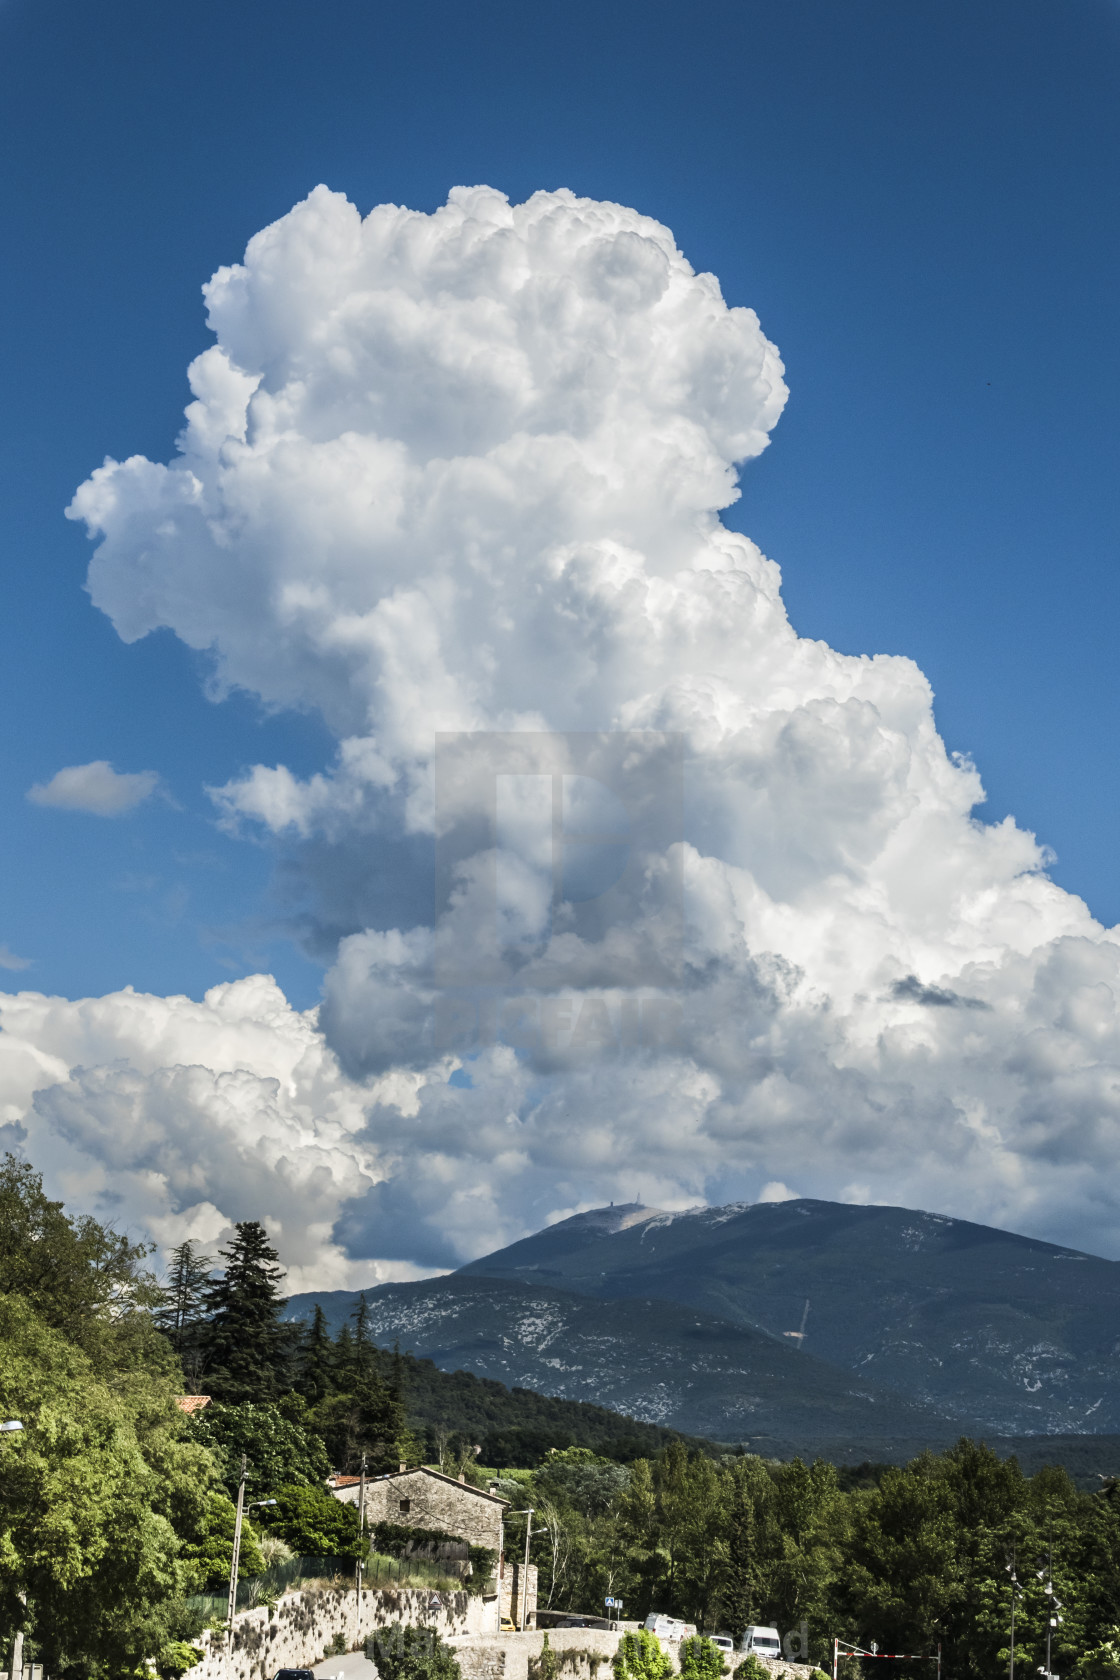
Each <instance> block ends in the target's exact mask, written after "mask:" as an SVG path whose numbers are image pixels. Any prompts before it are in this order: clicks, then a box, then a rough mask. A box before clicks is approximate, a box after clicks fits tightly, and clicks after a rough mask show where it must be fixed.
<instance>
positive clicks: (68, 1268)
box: [0, 1154, 170, 1369]
mask: <svg viewBox="0 0 1120 1680" xmlns="http://www.w3.org/2000/svg"><path fill="white" fill-rule="evenodd" d="M150 1253H151V1250H150V1248H148V1247H146V1246H144V1245H143V1244H138V1243H132V1242H129V1240H128V1238H127V1237H122V1236H120V1235H119V1234H118V1233H117V1232H115V1231H112V1230H110V1229H108V1227H106V1226H104V1225H99V1224H98V1223H97V1221H96V1220H95V1219H90V1218H71V1217H70V1216H69V1215H68V1214H66V1213H65V1212H64V1210H63V1207H62V1203H61V1202H52V1201H51V1200H50V1199H49V1198H48V1197H47V1196H46V1195H45V1193H44V1191H43V1180H42V1175H41V1174H40V1173H37V1172H35V1170H34V1168H33V1167H31V1166H30V1165H28V1163H27V1162H25V1161H18V1160H17V1159H16V1157H15V1156H14V1155H10V1154H9V1155H5V1157H4V1160H3V1163H2V1164H0V1294H5V1295H19V1296H20V1297H22V1299H23V1300H25V1301H26V1302H27V1303H28V1305H29V1306H30V1307H31V1308H32V1309H33V1310H34V1312H35V1313H36V1314H37V1316H38V1318H39V1320H40V1322H41V1323H42V1324H44V1325H46V1326H47V1328H48V1329H51V1330H56V1331H58V1332H59V1334H60V1335H62V1336H63V1337H64V1338H65V1339H66V1340H67V1341H68V1342H70V1343H72V1344H73V1345H74V1346H75V1347H79V1348H81V1349H82V1351H83V1352H84V1353H86V1354H87V1355H88V1356H89V1357H90V1358H91V1359H92V1360H93V1361H94V1362H95V1364H99V1365H100V1366H102V1367H106V1366H110V1365H112V1364H113V1363H114V1362H115V1357H116V1356H117V1355H118V1354H119V1353H120V1352H122V1351H124V1350H126V1349H128V1348H129V1344H130V1340H131V1338H132V1337H133V1336H134V1335H135V1334H137V1333H138V1334H139V1335H140V1336H141V1338H142V1342H143V1348H144V1352H145V1353H147V1354H148V1356H149V1357H155V1353H154V1344H155V1340H156V1339H155V1338H153V1337H152V1335H151V1333H150V1332H151V1326H150V1322H149V1320H148V1317H147V1312H146V1311H145V1309H147V1308H151V1307H153V1306H155V1305H156V1304H157V1302H158V1300H159V1288H158V1285H157V1284H156V1281H155V1279H154V1277H153V1276H152V1275H151V1273H150V1272H149V1271H147V1270H146V1268H145V1264H144V1263H145V1261H146V1260H147V1257H148V1255H149V1254H150ZM131 1362H133V1361H132V1360H131V1359H130V1363H131ZM164 1368H165V1369H168V1368H170V1367H169V1365H168V1362H166V1361H165V1362H164Z"/></svg>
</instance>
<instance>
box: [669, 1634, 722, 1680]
mask: <svg viewBox="0 0 1120 1680" xmlns="http://www.w3.org/2000/svg"><path fill="white" fill-rule="evenodd" d="M680 1665H681V1667H680V1674H681V1680H720V1677H721V1676H722V1674H723V1652H722V1651H721V1650H720V1649H719V1647H718V1645H713V1644H712V1642H711V1640H710V1639H705V1638H703V1637H702V1636H701V1637H698V1638H695V1639H682V1640H681V1649H680Z"/></svg>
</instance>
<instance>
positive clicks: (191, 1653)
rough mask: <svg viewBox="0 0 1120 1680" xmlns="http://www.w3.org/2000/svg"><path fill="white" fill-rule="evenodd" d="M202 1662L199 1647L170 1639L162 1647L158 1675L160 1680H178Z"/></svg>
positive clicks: (157, 1663)
mask: <svg viewBox="0 0 1120 1680" xmlns="http://www.w3.org/2000/svg"><path fill="white" fill-rule="evenodd" d="M201 1661H202V1652H201V1651H200V1650H199V1648H198V1646H197V1645H189V1644H188V1643H187V1641H186V1640H185V1639H169V1640H167V1641H166V1642H165V1643H164V1644H163V1645H161V1646H160V1650H159V1655H158V1656H157V1658H156V1673H157V1674H158V1675H159V1677H160V1680H178V1677H179V1675H181V1674H186V1672H187V1670H188V1669H191V1668H193V1667H194V1666H195V1664H196V1663H200V1662H201Z"/></svg>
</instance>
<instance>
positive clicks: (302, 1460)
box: [191, 1395, 331, 1500]
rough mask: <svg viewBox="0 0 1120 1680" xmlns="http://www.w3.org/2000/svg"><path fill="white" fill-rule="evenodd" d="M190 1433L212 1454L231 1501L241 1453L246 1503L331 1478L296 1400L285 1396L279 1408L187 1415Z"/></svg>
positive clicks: (220, 1407) (211, 1409)
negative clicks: (245, 1471) (245, 1465)
mask: <svg viewBox="0 0 1120 1680" xmlns="http://www.w3.org/2000/svg"><path fill="white" fill-rule="evenodd" d="M191 1430H192V1433H193V1435H194V1438H195V1439H196V1440H197V1441H198V1442H199V1443H200V1444H201V1445H203V1446H205V1447H208V1448H209V1449H210V1450H211V1452H212V1453H213V1455H214V1458H215V1460H216V1462H217V1464H218V1466H219V1468H220V1471H221V1476H222V1480H223V1481H224V1482H225V1485H226V1490H227V1492H228V1493H229V1494H230V1496H231V1498H232V1497H234V1496H235V1495H236V1492H237V1482H238V1477H239V1476H240V1474H241V1455H242V1453H244V1454H245V1457H246V1459H247V1460H248V1464H249V1481H248V1488H249V1492H248V1494H247V1497H248V1498H249V1499H250V1500H254V1499H270V1498H271V1497H272V1495H273V1494H274V1493H275V1492H276V1491H277V1489H278V1488H290V1487H295V1486H312V1485H314V1486H317V1487H322V1486H323V1485H324V1483H325V1482H326V1479H327V1477H328V1476H329V1475H330V1472H331V1462H330V1459H329V1458H328V1457H327V1453H326V1450H325V1449H324V1446H323V1442H322V1440H321V1438H320V1437H319V1435H318V1434H317V1433H316V1431H315V1429H314V1427H313V1425H312V1422H311V1419H310V1416H309V1414H308V1412H307V1409H306V1407H305V1405H304V1404H303V1402H302V1400H300V1398H299V1396H298V1395H286V1396H285V1397H284V1399H283V1400H282V1401H281V1402H280V1403H279V1404H274V1403H268V1404H254V1403H252V1402H249V1403H246V1404H243V1405H239V1406H232V1405H224V1404H220V1403H218V1402H215V1403H214V1404H213V1405H211V1406H206V1407H204V1408H203V1409H202V1410H201V1411H198V1412H195V1413H194V1414H193V1416H192V1418H191Z"/></svg>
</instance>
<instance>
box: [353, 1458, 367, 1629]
mask: <svg viewBox="0 0 1120 1680" xmlns="http://www.w3.org/2000/svg"><path fill="white" fill-rule="evenodd" d="M365 1532H366V1455H365V1453H363V1454H362V1470H361V1476H360V1478H359V1480H358V1561H357V1564H356V1565H355V1569H354V1577H355V1580H354V1600H355V1605H356V1614H357V1618H358V1640H359V1642H360V1641H361V1637H362V1540H363V1538H364V1536H365Z"/></svg>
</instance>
